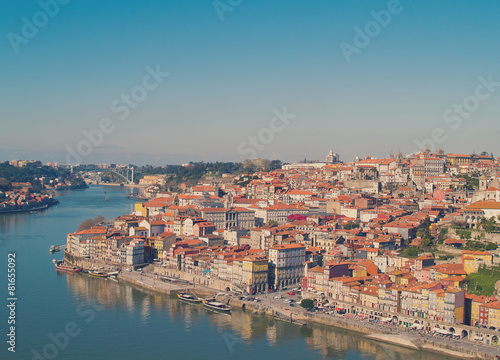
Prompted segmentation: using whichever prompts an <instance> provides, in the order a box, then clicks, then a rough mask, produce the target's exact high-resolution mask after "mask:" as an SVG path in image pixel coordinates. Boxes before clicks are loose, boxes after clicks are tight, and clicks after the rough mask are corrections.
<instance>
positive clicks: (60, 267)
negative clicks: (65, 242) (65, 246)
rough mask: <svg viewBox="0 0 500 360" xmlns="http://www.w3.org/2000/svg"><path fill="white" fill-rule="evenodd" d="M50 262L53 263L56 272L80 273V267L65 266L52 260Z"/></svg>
mask: <svg viewBox="0 0 500 360" xmlns="http://www.w3.org/2000/svg"><path fill="white" fill-rule="evenodd" d="M52 262H53V263H54V265H55V267H56V270H60V271H67V272H80V271H82V268H81V267H78V266H72V265H68V264H65V263H64V261H63V260H56V259H54V260H52Z"/></svg>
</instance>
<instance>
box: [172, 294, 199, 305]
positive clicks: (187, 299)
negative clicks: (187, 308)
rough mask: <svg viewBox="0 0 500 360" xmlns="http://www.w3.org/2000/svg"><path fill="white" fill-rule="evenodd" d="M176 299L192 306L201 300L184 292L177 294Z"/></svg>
mask: <svg viewBox="0 0 500 360" xmlns="http://www.w3.org/2000/svg"><path fill="white" fill-rule="evenodd" d="M177 297H178V298H179V300H180V301H185V302H189V303H193V304H197V303H199V302H201V299H200V298H198V297H197V296H196V295H192V294H188V293H185V292H183V293H180V294H177Z"/></svg>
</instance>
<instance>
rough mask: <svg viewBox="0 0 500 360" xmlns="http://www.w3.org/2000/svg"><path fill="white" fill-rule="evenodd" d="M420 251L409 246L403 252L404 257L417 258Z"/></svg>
mask: <svg viewBox="0 0 500 360" xmlns="http://www.w3.org/2000/svg"><path fill="white" fill-rule="evenodd" d="M419 253H420V251H419V250H418V248H417V247H416V246H409V247H407V248H406V249H404V250H403V253H402V255H403V256H406V257H417V256H418V254H419Z"/></svg>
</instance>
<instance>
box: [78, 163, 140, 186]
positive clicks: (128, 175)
mask: <svg viewBox="0 0 500 360" xmlns="http://www.w3.org/2000/svg"><path fill="white" fill-rule="evenodd" d="M106 171H109V172H111V173H113V174H115V175H118V176H119V177H121V178H122V179H124V180H125V181H126V182H127V184H134V168H133V167H131V166H128V167H126V168H120V169H116V170H112V169H93V170H86V171H85V172H86V173H90V172H106Z"/></svg>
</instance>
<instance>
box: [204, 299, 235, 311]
mask: <svg viewBox="0 0 500 360" xmlns="http://www.w3.org/2000/svg"><path fill="white" fill-rule="evenodd" d="M202 301H203V306H205V308H206V309H209V310H214V311H221V312H225V313H229V312H231V309H232V307H231V306H229V305H227V304H224V303H221V302H218V301H215V299H204V300H202Z"/></svg>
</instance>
